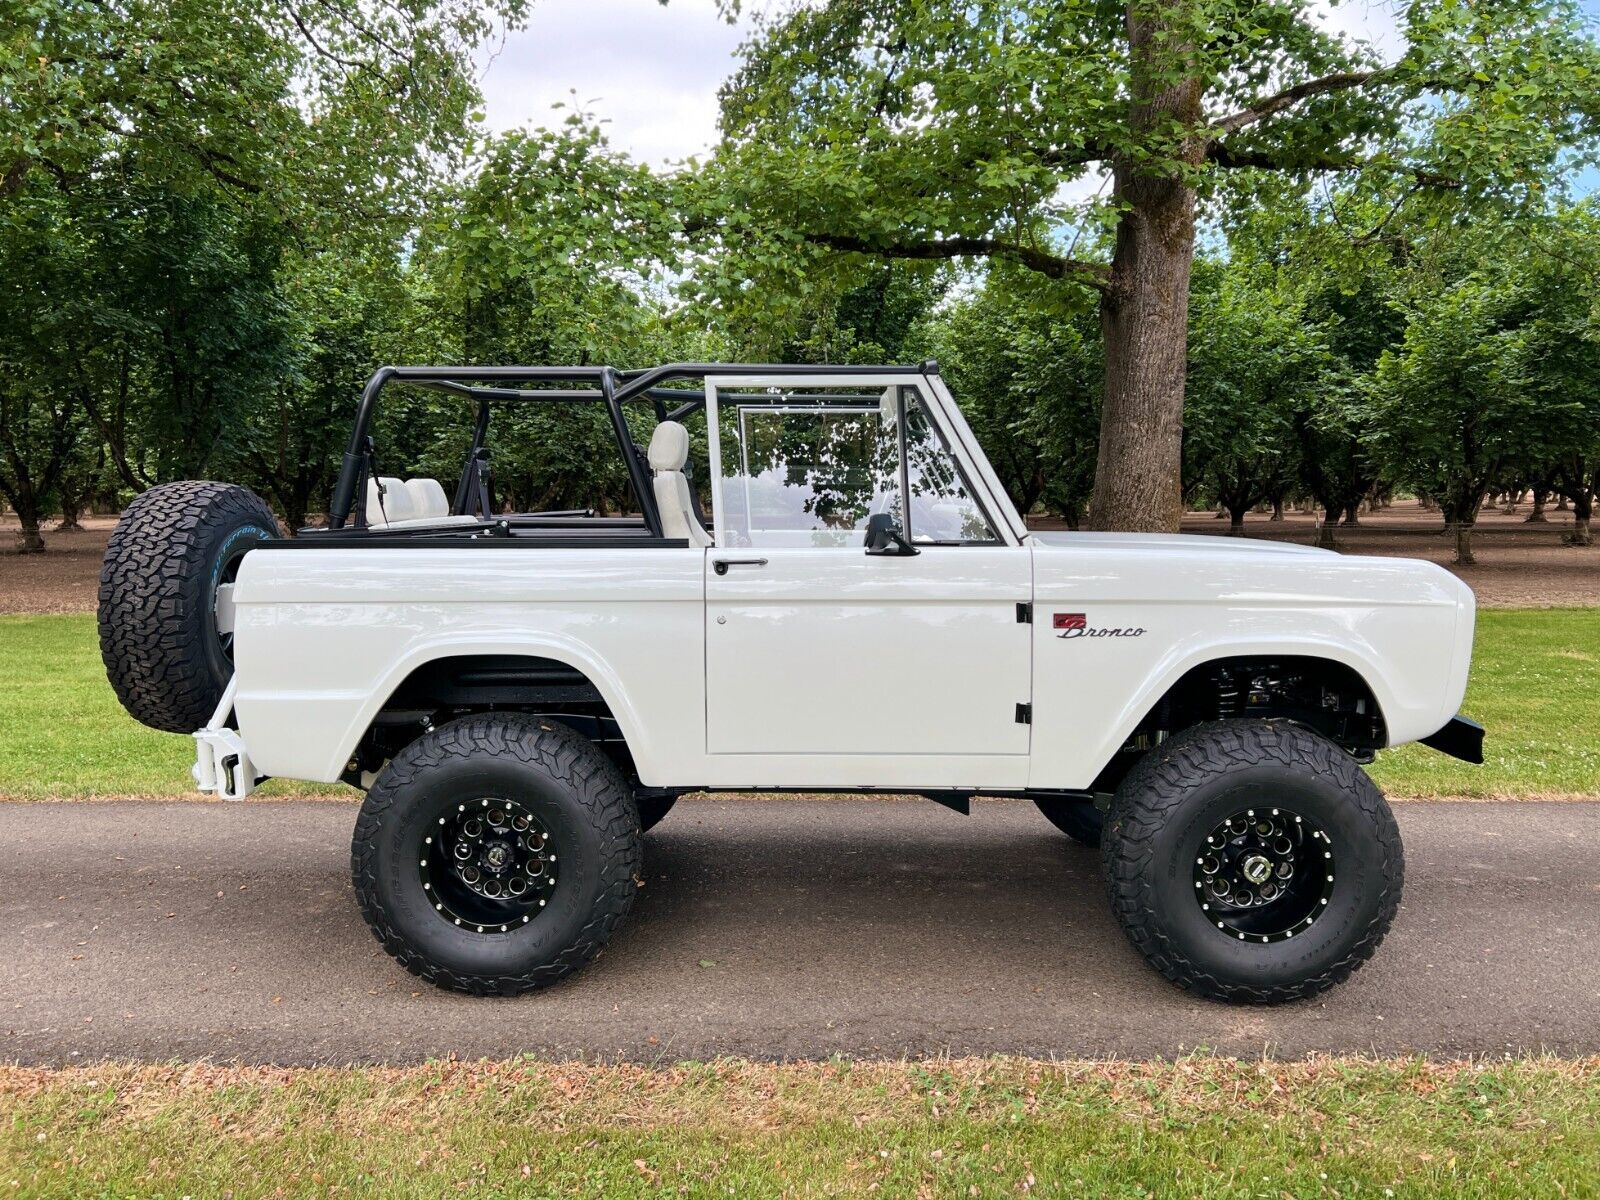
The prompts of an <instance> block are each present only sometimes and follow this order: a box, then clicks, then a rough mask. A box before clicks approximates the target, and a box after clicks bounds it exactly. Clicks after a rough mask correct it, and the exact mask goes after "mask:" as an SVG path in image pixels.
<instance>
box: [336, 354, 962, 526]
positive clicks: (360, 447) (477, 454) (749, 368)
mask: <svg viewBox="0 0 1600 1200" xmlns="http://www.w3.org/2000/svg"><path fill="white" fill-rule="evenodd" d="M938 372H939V365H938V364H937V363H936V362H933V361H932V360H930V361H928V362H924V363H921V364H919V365H917V366H851V365H845V364H838V365H835V364H825V365H824V364H810V363H757V364H751V363H667V364H665V365H663V366H659V367H647V368H643V369H639V370H633V371H621V370H618V369H617V368H616V367H605V366H577V367H380V368H378V370H376V371H374V372H373V375H372V378H371V379H369V380H368V381H367V386H366V387H365V388H364V389H362V392H361V404H360V406H359V407H358V408H357V409H356V423H355V428H354V429H353V430H352V431H351V433H350V442H349V444H348V446H347V447H346V448H345V452H344V461H343V463H342V464H341V465H340V468H339V478H338V481H337V482H336V483H335V484H334V488H333V502H332V503H331V504H330V505H329V507H328V528H329V529H330V530H334V529H344V528H345V527H346V524H347V522H348V521H349V520H350V515H351V510H352V508H355V507H356V498H357V497H358V496H362V497H364V496H365V482H366V479H367V477H368V475H369V474H370V473H371V472H372V466H373V446H372V443H371V441H370V439H369V436H368V433H367V430H368V428H369V427H370V426H371V424H372V414H373V412H374V411H375V410H376V408H377V404H378V396H379V395H380V394H381V393H382V391H383V389H384V388H385V387H387V386H388V385H389V384H391V383H405V384H410V385H412V386H413V387H418V388H422V389H425V390H427V391H431V392H441V393H443V394H445V395H449V396H459V397H461V398H463V399H467V400H475V401H477V404H478V411H477V415H476V420H475V421H474V424H473V434H472V446H471V447H470V449H469V450H468V451H467V457H466V462H465V464H464V467H463V470H462V475H461V482H460V484H459V485H458V486H457V488H456V494H455V499H454V502H453V503H452V505H451V512H453V513H462V512H465V511H466V510H467V507H468V506H469V505H470V504H471V503H472V501H473V499H474V490H475V489H479V490H480V491H481V489H482V487H483V482H482V475H481V471H479V470H475V469H474V468H475V466H476V465H477V464H480V463H481V461H482V452H483V448H484V442H485V440H486V438H487V437H488V433H489V416H490V406H491V405H493V404H497V403H528V402H532V401H540V402H544V403H595V402H599V403H603V404H604V405H605V406H606V409H607V411H608V412H609V414H610V417H611V427H612V431H613V432H614V433H615V435H616V439H617V449H618V450H619V451H620V452H621V454H622V460H623V462H624V463H625V464H626V465H627V468H628V481H629V483H630V485H631V486H632V488H633V493H634V496H635V498H636V499H637V500H638V502H639V511H640V512H641V513H643V514H644V521H645V526H646V528H647V529H648V530H649V532H650V536H651V537H654V538H660V537H662V526H661V510H660V509H659V508H658V507H657V505H656V497H655V491H654V489H653V488H652V487H651V486H650V481H649V478H648V476H647V475H646V474H645V464H644V462H643V461H641V459H640V456H639V454H638V453H637V451H636V449H635V447H634V443H633V437H632V435H631V434H630V433H629V432H628V422H627V419H626V418H625V416H624V415H623V410H622V406H623V405H624V404H627V403H629V402H631V401H649V402H650V403H651V404H652V405H654V407H655V415H656V420H657V421H681V420H682V419H683V418H684V417H686V416H688V415H689V414H691V413H694V412H697V411H698V410H700V409H702V408H704V407H705V403H706V394H705V391H704V390H703V389H702V390H699V391H695V390H692V389H688V388H673V387H666V386H664V385H666V384H668V383H673V382H678V381H681V380H700V381H701V382H702V383H703V382H704V380H705V379H706V377H707V376H716V375H728V374H734V375H741V376H749V375H769V376H773V377H775V378H783V379H790V378H793V379H819V380H826V379H828V378H829V377H830V376H833V377H839V376H850V375H855V376H861V375H868V376H871V375H884V376H890V375H936V374H938ZM469 380H470V381H473V382H468V381H469ZM562 383H565V384H585V385H588V386H584V387H566V388H551V387H542V388H528V387H518V386H512V385H518V384H562ZM485 384H488V385H491V386H483V385H485ZM751 399H755V398H754V397H752V398H751ZM669 405H672V406H673V407H668V406H669ZM362 507H363V508H364V505H363V506H362Z"/></svg>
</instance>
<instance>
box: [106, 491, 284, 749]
mask: <svg viewBox="0 0 1600 1200" xmlns="http://www.w3.org/2000/svg"><path fill="white" fill-rule="evenodd" d="M277 536H278V520H277V518H276V517H274V516H273V515H272V510H271V509H270V508H268V507H267V504H266V502H265V501H264V500H262V499H261V497H260V496H257V495H256V494H255V493H254V492H252V491H251V490H250V489H249V488H242V487H238V486H237V485H235V484H231V483H210V482H207V481H205V480H184V481H183V482H181V483H164V484H161V485H160V486H158V487H153V488H151V489H150V490H149V491H148V492H145V493H144V494H143V495H142V496H140V497H138V498H137V499H136V500H134V502H133V503H132V504H130V505H129V506H128V510H127V512H125V513H123V515H122V520H120V521H118V522H117V527H116V529H115V530H113V531H112V534H111V540H110V541H109V542H108V543H107V545H106V556H105V560H104V562H103V563H102V565H101V568H100V604H99V626H100V657H101V658H102V659H103V660H104V661H105V666H106V676H107V678H109V679H110V680H111V686H112V688H113V689H114V690H115V691H116V693H117V699H118V700H120V701H122V706H123V707H124V708H126V709H127V710H128V712H129V713H131V714H132V715H133V717H134V718H135V719H136V720H138V721H142V722H143V723H144V724H146V725H148V726H150V727H151V728H152V729H160V730H164V731H165V732H167V733H192V732H193V731H194V730H196V729H199V728H200V727H201V726H202V725H204V724H205V723H206V722H207V721H208V720H209V719H210V718H211V714H212V712H213V711H214V710H215V709H216V707H217V704H218V703H219V702H220V701H221V699H222V692H223V689H224V688H226V687H227V685H228V679H229V677H230V676H231V675H232V674H233V664H232V662H230V661H229V658H228V653H227V650H226V648H225V646H224V645H223V644H222V642H221V641H220V640H219V637H218V635H217V633H216V630H215V616H214V605H215V601H216V594H217V584H218V582H219V581H220V578H221V575H222V572H223V571H224V569H228V570H233V569H235V568H236V567H237V563H238V561H239V559H240V558H241V557H242V555H243V554H244V552H246V551H248V550H249V549H250V548H251V547H253V546H255V545H256V544H258V543H260V542H262V541H265V540H267V539H270V538H276V537H277Z"/></svg>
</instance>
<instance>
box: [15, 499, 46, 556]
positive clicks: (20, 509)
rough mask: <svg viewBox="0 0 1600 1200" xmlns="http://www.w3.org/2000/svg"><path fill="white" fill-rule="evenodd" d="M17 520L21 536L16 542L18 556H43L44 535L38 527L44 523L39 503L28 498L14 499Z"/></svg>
mask: <svg viewBox="0 0 1600 1200" xmlns="http://www.w3.org/2000/svg"><path fill="white" fill-rule="evenodd" d="M16 501H17V502H16V505H15V508H16V511H17V520H18V521H19V522H20V523H21V524H22V536H21V538H20V539H19V540H18V542H17V553H19V554H43V553H44V535H43V534H42V533H41V532H40V530H39V526H40V525H42V524H43V523H44V513H43V512H42V511H40V507H41V506H40V505H39V503H38V502H37V501H36V500H34V499H33V498H32V497H30V496H18V497H16Z"/></svg>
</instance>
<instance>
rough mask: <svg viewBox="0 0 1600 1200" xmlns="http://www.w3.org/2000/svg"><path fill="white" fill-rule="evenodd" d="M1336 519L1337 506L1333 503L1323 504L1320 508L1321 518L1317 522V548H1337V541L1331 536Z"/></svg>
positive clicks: (1337, 516) (1337, 513)
mask: <svg viewBox="0 0 1600 1200" xmlns="http://www.w3.org/2000/svg"><path fill="white" fill-rule="evenodd" d="M1338 519H1339V509H1338V506H1337V505H1333V504H1324V505H1323V508H1322V520H1320V521H1318V522H1317V547H1318V549H1321V550H1337V549H1338V548H1339V543H1338V541H1337V540H1336V539H1335V538H1334V536H1333V526H1334V523H1335V522H1337V521H1338Z"/></svg>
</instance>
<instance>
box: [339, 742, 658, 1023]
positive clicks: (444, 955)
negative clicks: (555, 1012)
mask: <svg viewBox="0 0 1600 1200" xmlns="http://www.w3.org/2000/svg"><path fill="white" fill-rule="evenodd" d="M486 795H496V796H503V797H504V798H506V799H509V800H512V801H515V802H516V803H518V804H521V805H522V806H523V807H524V808H525V809H527V810H528V811H531V812H533V813H535V814H536V815H537V816H538V818H539V820H540V821H541V822H542V823H543V824H544V825H545V826H546V827H547V828H548V829H549V830H550V834H551V838H552V842H553V844H554V845H556V846H557V847H559V848H560V854H559V859H560V869H559V871H557V872H556V885H555V890H554V891H553V892H552V893H551V895H550V898H549V905H548V907H547V908H543V909H541V910H540V911H539V912H538V914H537V915H536V916H535V917H534V918H533V919H532V920H531V921H529V922H528V923H527V924H525V925H522V926H520V927H517V928H513V929H511V931H510V932H507V933H498V932H491V933H478V932H476V931H474V930H469V929H466V928H463V927H458V926H457V925H456V924H454V923H452V922H451V921H450V920H448V919H446V918H445V917H444V916H441V915H440V914H439V913H438V912H436V911H435V909H434V905H433V901H432V899H431V898H430V896H429V895H428V894H427V892H426V891H425V890H424V888H423V883H422V878H421V875H420V874H419V871H418V861H419V859H418V855H419V852H420V848H421V846H422V844H423V838H424V837H425V836H428V833H429V831H430V830H432V829H434V828H436V827H437V826H436V821H437V818H438V816H439V815H440V814H441V813H443V812H445V811H447V810H454V809H455V806H456V804H457V803H465V802H466V801H467V800H469V799H472V798H473V797H483V796H486ZM640 859H641V839H640V830H639V814H638V810H637V808H636V807H635V806H634V802H633V796H632V794H631V792H630V790H629V787H628V785H627V782H626V781H625V780H624V779H623V776H622V774H621V772H620V771H618V769H617V767H616V766H615V764H613V763H612V762H611V761H610V759H608V758H606V756H605V755H604V754H602V753H601V752H600V751H599V750H597V749H596V748H595V747H594V745H593V744H592V743H591V742H589V741H588V740H587V739H585V738H584V737H583V736H582V735H580V734H578V733H577V732H575V731H574V730H572V729H570V728H568V727H567V726H565V725H562V724H560V723H559V722H556V721H548V720H541V719H540V718H538V717H532V716H525V715H523V714H519V713H485V714H479V715H475V716H470V717H463V718H461V719H460V720H457V721H452V722H450V723H449V724H446V725H441V726H439V728H437V729H435V730H433V731H432V732H430V733H427V734H424V735H423V736H422V737H420V738H418V739H417V740H416V741H414V742H412V743H411V744H410V745H408V746H407V747H406V748H405V749H404V750H402V751H401V752H400V753H399V754H398V755H396V756H395V757H394V758H393V759H392V760H390V762H389V763H388V764H387V765H386V766H385V767H384V768H383V770H382V771H381V772H379V774H378V778H377V780H376V781H375V782H374V783H373V785H372V787H371V789H370V790H369V791H368V792H367V797H366V799H365V800H364V801H363V802H362V805H361V811H360V814H359V815H358V816H357V818H356V828H355V835H354V837H353V838H352V840H351V845H350V874H351V877H352V879H353V881H354V883H355V890H356V896H357V898H358V899H359V900H360V902H361V912H362V915H363V916H364V917H365V918H366V921H367V926H368V928H370V929H371V930H372V934H373V936H374V937H376V938H377V939H378V942H379V943H380V944H381V945H382V946H383V948H384V949H385V950H386V951H388V952H389V953H390V954H391V955H393V956H394V957H395V959H397V960H398V961H399V963H400V965H401V966H403V967H405V969H406V970H408V971H410V972H411V973H412V974H413V975H417V976H420V977H421V978H423V979H426V980H427V981H428V982H429V983H432V984H434V985H435V986H437V987H441V988H445V989H448V990H451V991H459V992H469V993H472V994H473V995H480V996H482V995H501V996H515V995H520V994H522V993H525V992H531V991H534V990H536V989H538V988H543V987H548V986H549V985H550V984H553V983H556V982H557V981H559V980H561V979H564V978H565V977H566V976H568V975H570V974H571V973H572V972H573V971H576V970H577V969H578V968H579V967H581V966H583V965H584V964H585V963H587V962H589V961H590V960H591V959H593V958H594V957H595V956H596V955H598V954H599V953H600V951H601V950H602V949H603V948H604V947H605V945H606V943H607V942H608V941H609V940H610V938H611V935H612V933H613V931H614V930H615V929H616V927H617V925H618V923H619V922H620V921H621V920H622V919H623V917H625V916H626V915H627V913H628V910H629V908H631V907H632V906H633V897H634V893H635V891H636V890H637V888H638V884H637V877H638V874H639V869H640Z"/></svg>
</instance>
